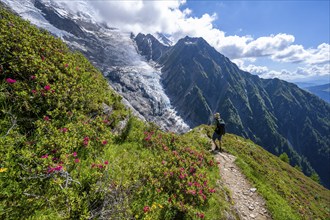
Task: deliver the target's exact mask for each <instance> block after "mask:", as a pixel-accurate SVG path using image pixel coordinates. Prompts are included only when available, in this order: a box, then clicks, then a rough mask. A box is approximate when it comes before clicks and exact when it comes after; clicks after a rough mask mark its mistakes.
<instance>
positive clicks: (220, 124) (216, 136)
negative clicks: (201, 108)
mask: <svg viewBox="0 0 330 220" xmlns="http://www.w3.org/2000/svg"><path fill="white" fill-rule="evenodd" d="M214 124H215V125H216V127H215V129H214V133H213V135H212V141H213V143H214V145H215V149H214V150H213V152H214V153H217V152H218V151H220V152H222V148H221V137H222V135H224V134H225V133H226V130H225V125H226V124H225V122H224V120H222V119H221V118H220V114H219V113H218V112H217V113H215V114H214ZM217 140H219V146H218V145H217Z"/></svg>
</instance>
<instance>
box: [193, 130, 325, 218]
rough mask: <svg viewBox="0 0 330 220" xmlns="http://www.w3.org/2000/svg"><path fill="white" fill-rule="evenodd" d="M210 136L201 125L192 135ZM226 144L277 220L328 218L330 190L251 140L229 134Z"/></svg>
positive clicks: (209, 132) (224, 142)
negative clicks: (202, 134)
mask: <svg viewBox="0 0 330 220" xmlns="http://www.w3.org/2000/svg"><path fill="white" fill-rule="evenodd" d="M201 128H202V130H203V132H202V133H204V134H205V133H206V134H207V135H208V136H210V135H211V133H212V130H211V129H210V127H207V126H201V127H198V128H196V129H194V130H193V131H192V132H191V134H187V135H189V136H191V138H192V139H193V138H194V136H200V133H201ZM223 147H224V149H225V150H226V151H228V152H229V153H231V154H233V155H235V156H237V160H236V163H237V164H238V166H239V167H240V168H241V169H242V171H243V173H244V174H245V175H246V176H247V178H248V179H249V180H250V181H251V182H252V183H253V184H254V185H255V186H256V187H257V188H258V191H259V193H260V194H261V195H262V196H263V197H264V198H265V199H266V201H267V207H268V209H269V211H270V212H271V214H272V217H273V218H274V219H279V220H281V219H329V218H330V191H329V190H327V189H326V188H324V187H323V186H321V185H320V184H318V183H316V182H314V181H313V180H312V179H310V178H308V177H306V176H305V175H304V174H303V173H302V172H300V171H298V170H297V169H295V168H293V167H291V166H290V165H289V164H287V163H285V162H283V161H282V160H280V159H279V158H278V157H276V156H274V155H272V154H270V153H269V152H267V151H266V150H264V149H263V148H262V147H260V146H258V145H256V144H254V143H253V142H252V141H250V140H246V139H244V138H241V137H238V136H236V135H231V134H227V135H225V137H224V140H223Z"/></svg>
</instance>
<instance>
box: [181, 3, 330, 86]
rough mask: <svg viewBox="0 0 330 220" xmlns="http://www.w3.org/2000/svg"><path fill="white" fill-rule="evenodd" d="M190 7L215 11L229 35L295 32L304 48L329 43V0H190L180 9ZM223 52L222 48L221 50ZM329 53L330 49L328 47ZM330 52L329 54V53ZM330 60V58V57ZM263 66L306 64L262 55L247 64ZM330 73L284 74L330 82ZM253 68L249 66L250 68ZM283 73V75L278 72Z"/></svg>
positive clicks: (288, 67)
mask: <svg viewBox="0 0 330 220" xmlns="http://www.w3.org/2000/svg"><path fill="white" fill-rule="evenodd" d="M185 8H189V9H190V10H191V14H190V15H191V16H193V17H201V16H203V15H204V14H205V13H207V14H210V15H212V14H214V13H216V17H217V18H216V19H215V20H214V21H213V25H214V28H217V29H219V30H221V31H223V32H225V34H226V35H227V36H231V35H237V36H247V35H250V36H252V37H253V38H254V39H257V38H259V37H263V36H270V35H276V34H279V33H285V34H288V35H292V36H294V44H297V45H302V46H303V47H304V48H305V49H308V48H317V47H318V46H319V45H320V44H322V43H326V44H329V39H330V33H329V32H330V29H329V27H330V22H329V20H330V17H329V16H330V11H329V10H330V9H329V8H330V5H329V1H189V0H188V1H187V2H186V4H184V5H182V6H181V9H182V10H184V9H185ZM220 52H221V51H220ZM328 52H329V53H330V51H328ZM328 56H329V55H328ZM328 63H329V60H328ZM251 64H252V65H254V66H264V67H267V68H268V70H274V71H282V70H287V71H291V72H294V71H296V70H297V68H303V67H304V64H302V63H294V62H292V63H291V62H274V61H273V60H272V59H268V58H267V57H259V58H257V59H256V60H254V61H253V62H248V61H245V62H244V64H242V66H241V67H242V68H244V67H243V66H244V65H245V67H246V66H247V65H251ZM325 69H326V70H328V71H327V72H328V74H324V73H323V75H314V76H309V77H306V76H305V75H304V76H302V77H299V76H297V77H293V78H290V77H285V76H284V77H282V78H283V79H286V80H289V81H306V80H307V81H308V80H310V81H315V80H317V81H319V82H318V83H322V82H324V83H327V82H330V78H329V71H330V70H329V67H328V68H325ZM251 70H252V69H250V72H252V71H251ZM326 70H325V71H326ZM279 77H280V75H279Z"/></svg>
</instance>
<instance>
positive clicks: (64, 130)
mask: <svg viewBox="0 0 330 220" xmlns="http://www.w3.org/2000/svg"><path fill="white" fill-rule="evenodd" d="M68 130H69V129H67V128H61V131H62V132H63V133H65V132H68Z"/></svg>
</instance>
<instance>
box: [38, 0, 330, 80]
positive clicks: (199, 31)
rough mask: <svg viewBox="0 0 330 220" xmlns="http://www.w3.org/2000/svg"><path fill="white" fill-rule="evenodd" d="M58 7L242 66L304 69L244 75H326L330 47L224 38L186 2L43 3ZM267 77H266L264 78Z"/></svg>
mask: <svg viewBox="0 0 330 220" xmlns="http://www.w3.org/2000/svg"><path fill="white" fill-rule="evenodd" d="M44 1H48V2H53V3H54V4H59V5H62V6H63V7H66V8H69V9H71V10H72V11H73V12H75V13H81V12H83V13H88V15H89V16H90V17H93V18H94V19H96V20H98V21H101V22H106V23H107V24H108V25H109V26H111V27H117V28H120V29H122V30H123V31H129V32H134V33H139V32H142V33H156V32H161V33H164V34H167V35H169V36H171V40H172V41H173V42H176V41H177V40H179V39H180V38H182V37H185V36H187V35H188V36H191V37H203V38H204V39H205V40H206V41H207V42H209V44H210V45H212V46H213V47H215V49H217V50H218V51H219V52H220V53H222V54H224V55H225V56H227V57H229V58H230V59H233V60H234V61H235V62H236V63H237V64H238V65H239V66H240V65H241V66H243V67H244V62H245V61H246V60H247V59H258V58H261V57H266V58H269V59H271V60H272V61H274V62H286V63H296V64H298V63H299V64H301V65H302V66H303V68H304V70H297V71H296V72H294V73H289V72H288V71H285V70H283V71H273V72H272V71H271V70H268V72H267V69H266V68H267V67H257V66H254V65H249V66H247V67H245V70H247V71H249V72H252V73H254V74H257V75H260V76H268V77H270V76H280V77H282V76H284V75H285V74H288V75H289V76H290V77H293V76H295V75H297V74H301V75H302V74H303V73H308V74H314V75H315V74H325V73H327V74H329V72H330V71H329V68H327V67H329V62H330V45H329V44H326V43H324V44H320V45H319V46H318V47H317V48H308V49H306V48H304V46H302V45H297V44H294V41H295V37H294V36H293V35H290V34H286V33H278V34H275V35H270V36H263V37H259V38H256V39H255V38H253V37H252V36H250V35H245V36H237V35H235V36H228V35H226V33H225V32H224V31H222V30H220V29H218V28H215V27H214V25H213V23H214V21H215V20H216V19H218V15H217V14H216V13H213V14H208V13H205V14H204V15H202V16H200V17H193V16H192V10H191V9H189V8H187V7H185V8H184V6H185V3H186V2H185V0H176V1H175V0H172V1H142V0H136V1H93V0H81V1H73V2H72V1H61V0H44ZM266 72H267V73H266Z"/></svg>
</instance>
